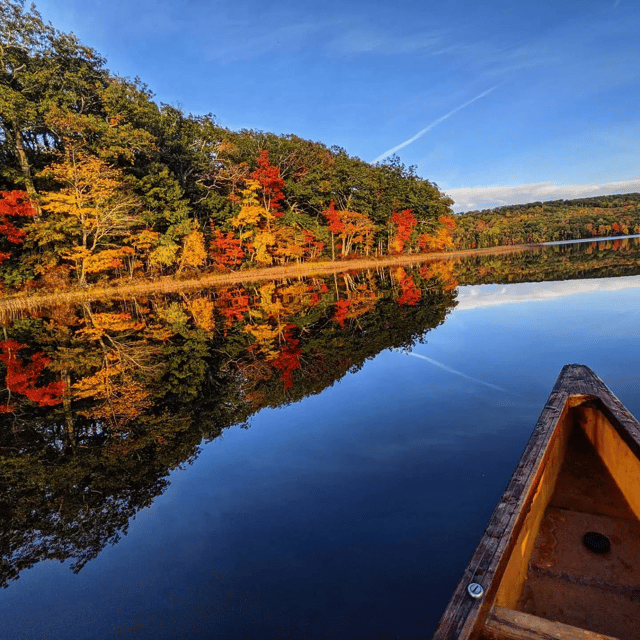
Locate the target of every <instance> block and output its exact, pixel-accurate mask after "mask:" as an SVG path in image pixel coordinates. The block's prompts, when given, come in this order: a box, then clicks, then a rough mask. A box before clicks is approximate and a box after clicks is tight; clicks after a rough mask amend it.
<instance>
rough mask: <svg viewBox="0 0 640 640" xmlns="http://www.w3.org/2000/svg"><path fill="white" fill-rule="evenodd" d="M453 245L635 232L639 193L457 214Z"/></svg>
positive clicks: (639, 216)
mask: <svg viewBox="0 0 640 640" xmlns="http://www.w3.org/2000/svg"><path fill="white" fill-rule="evenodd" d="M456 222H457V228H456V232H455V237H454V244H455V246H456V248H460V249H470V248H476V247H495V246H500V245H511V244H526V243H535V242H550V241H553V240H574V239H578V238H590V237H596V236H619V235H628V234H633V233H640V193H626V194H616V195H610V196H595V197H593V198H577V199H575V200H550V201H548V202H530V203H528V204H517V205H512V206H506V207H495V208H494V209H484V210H482V211H468V212H466V213H460V214H458V215H457V216H456Z"/></svg>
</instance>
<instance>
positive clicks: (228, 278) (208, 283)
mask: <svg viewBox="0 0 640 640" xmlns="http://www.w3.org/2000/svg"><path fill="white" fill-rule="evenodd" d="M541 247H542V245H541V244H519V245H508V246H500V247H484V248H480V249H460V250H457V251H447V252H444V253H414V254H409V255H399V256H385V257H383V258H362V259H357V260H347V261H336V262H307V263H302V264H292V265H285V266H281V267H263V268H258V269H248V270H246V271H232V272H230V273H223V274H220V273H218V274H207V275H202V276H200V277H197V278H191V279H189V280H179V279H176V278H173V277H165V278H161V279H158V280H150V281H148V282H145V281H142V282H132V283H130V284H117V285H115V286H107V287H105V286H99V285H98V286H95V285H94V286H90V287H88V288H86V289H70V290H65V291H57V292H52V293H36V294H35V295H12V296H7V297H5V298H0V313H7V312H11V311H27V310H29V309H36V308H38V307H43V306H48V305H52V306H54V305H60V304H69V303H71V304H75V303H80V302H89V301H91V300H108V299H111V298H118V297H123V296H125V297H126V296H136V295H148V294H154V293H175V292H178V291H186V290H192V289H205V288H210V287H215V286H221V285H234V284H241V283H244V282H262V281H265V280H278V279H284V278H288V277H293V278H304V277H310V276H323V275H331V274H333V273H344V272H348V271H360V270H363V269H371V268H375V267H390V266H394V265H407V264H416V263H419V262H437V261H442V260H452V259H457V258H464V257H469V256H476V255H486V254H505V253H519V252H523V251H531V250H533V249H539V248H541Z"/></svg>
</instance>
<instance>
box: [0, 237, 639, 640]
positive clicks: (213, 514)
mask: <svg viewBox="0 0 640 640" xmlns="http://www.w3.org/2000/svg"><path fill="white" fill-rule="evenodd" d="M639 265H640V249H639V245H638V244H637V241H627V242H618V244H617V245H616V244H615V243H613V242H611V241H609V242H606V243H597V244H596V243H593V244H589V245H573V246H570V247H569V246H567V247H564V246H562V247H553V248H548V249H545V250H541V251H537V252H534V253H531V254H518V255H515V256H505V257H499V258H498V257H492V258H486V259H484V260H479V259H478V260H470V261H467V262H465V263H452V264H432V265H426V266H422V267H418V268H416V269H413V270H411V269H408V268H407V269H400V270H398V269H395V270H394V269H392V270H391V271H389V272H385V271H379V272H368V273H361V274H351V275H350V276H347V277H342V276H341V277H337V278H335V279H333V278H331V279H329V280H327V281H326V282H325V281H324V280H319V279H316V280H313V281H309V282H298V281H295V282H294V281H291V282H287V283H275V284H273V285H262V284H261V285H257V286H256V287H246V288H242V289H233V290H232V289H228V290H224V291H222V292H202V293H200V294H198V295H196V294H193V295H192V294H189V297H186V296H182V297H179V296H176V297H175V298H173V299H160V298H158V299H155V298H152V299H150V300H137V301H127V302H126V303H123V304H122V305H120V306H118V305H117V304H116V303H109V304H103V305H97V304H95V305H85V307H84V308H79V309H74V308H65V309H43V310H41V311H40V312H38V313H37V314H32V315H31V316H29V317H22V318H17V319H15V320H14V321H12V322H9V321H8V320H7V321H5V327H6V331H7V334H6V338H7V339H6V340H5V342H4V343H2V347H3V352H2V353H3V354H4V355H2V356H1V358H0V359H2V362H3V363H4V364H2V367H3V369H2V371H3V372H5V373H3V375H5V376H6V383H5V385H6V386H7V387H9V388H10V389H12V394H11V397H9V396H8V393H7V392H6V391H5V394H4V396H2V402H3V403H4V407H5V411H7V413H5V414H4V416H3V421H2V434H3V435H2V442H1V443H0V445H1V447H2V448H1V453H2V460H1V462H2V478H3V480H2V485H1V486H2V491H3V494H2V495H1V496H0V507H1V511H0V514H1V515H2V524H3V532H2V533H3V538H2V540H1V541H0V551H1V552H2V554H3V555H2V560H1V562H2V564H1V565H0V569H2V572H3V573H2V579H3V580H4V581H5V582H6V584H7V585H8V588H6V589H4V590H3V591H1V592H0V635H1V636H2V637H6V638H82V639H84V638H87V639H89V638H91V639H93V638H132V637H135V638H180V637H188V638H247V639H253V638H256V639H257V638H260V639H264V638H283V639H284V638H287V639H291V638H349V639H354V638H371V639H373V638H378V639H382V638H389V639H391V638H425V637H428V636H429V635H430V634H431V633H432V632H433V630H434V627H435V625H436V624H437V622H438V619H439V617H440V615H441V613H442V610H443V608H444V606H445V604H446V602H447V601H448V599H449V596H450V594H451V592H452V590H453V588H454V586H455V584H456V583H457V581H458V579H459V576H460V574H461V572H462V570H463V569H464V567H465V566H466V564H467V562H468V560H469V557H470V555H471V553H472V551H473V549H474V548H475V545H476V543H477V541H478V538H479V536H480V535H481V533H482V531H483V528H484V526H485V524H486V522H487V520H488V518H489V517H490V515H491V513H492V511H493V507H494V505H495V503H496V501H497V499H498V498H499V496H500V495H501V493H502V490H503V489H504V486H505V484H506V483H507V481H508V480H509V477H510V475H511V473H512V471H513V468H514V466H515V464H516V462H517V460H518V458H519V456H520V454H521V452H522V449H523V447H524V445H525V444H526V441H527V440H528V438H529V436H530V433H531V430H532V428H533V425H534V424H535V421H536V419H537V417H538V415H539V413H540V411H541V409H542V406H543V404H544V402H545V400H546V398H547V396H548V394H549V392H550V390H551V388H552V386H553V384H554V382H555V380H556V378H557V376H558V373H559V372H560V369H561V367H562V365H564V364H565V363H569V362H576V363H583V364H587V365H588V366H590V367H591V368H592V369H594V370H595V371H596V372H597V373H598V374H599V375H600V376H601V377H602V378H603V380H604V381H605V382H606V383H607V384H608V385H609V386H610V387H611V388H612V389H613V391H614V392H615V393H616V394H617V395H618V397H620V399H621V400H622V401H623V403H624V404H625V405H626V407H627V408H628V409H629V410H630V411H631V412H632V413H634V414H635V415H640V384H639V383H638V373H639V365H638V362H639V361H640V332H639V330H638V327H640V266H639ZM269 287H270V288H269ZM420 339H421V340H422V341H420ZM9 340H13V341H14V342H13V343H9ZM16 345H18V346H16ZM37 353H43V354H45V355H46V356H47V357H48V358H50V360H49V362H48V364H47V365H46V367H45V368H40V369H38V366H37V362H38V358H36V359H35V360H34V359H32V357H31V356H33V355H34V354H37ZM11 354H14V355H13V360H12V359H11V357H12V356H11ZM15 354H17V355H15ZM19 374H20V375H23V377H22V378H20V375H19ZM29 376H31V377H30V378H29ZM60 379H64V380H67V382H68V383H69V384H70V385H73V386H72V389H73V392H72V394H69V393H67V392H64V393H63V392H62V391H61V387H55V386H51V385H54V383H55V381H59V380H60ZM21 380H22V382H21ZM24 380H27V382H24ZM47 385H50V386H47ZM47 403H48V404H47ZM241 424H242V425H244V426H245V427H248V428H241V426H239V425H241ZM233 425H235V426H233ZM127 526H128V532H127V534H126V535H123V534H122V532H123V530H124V529H126V528H127ZM118 538H119V541H118ZM74 566H75V567H76V572H74V570H73V569H72V568H73V567H74ZM78 569H79V570H78Z"/></svg>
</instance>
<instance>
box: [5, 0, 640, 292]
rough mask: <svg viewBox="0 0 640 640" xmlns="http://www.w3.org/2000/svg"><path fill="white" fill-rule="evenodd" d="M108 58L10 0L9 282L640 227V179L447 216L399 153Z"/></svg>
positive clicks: (441, 201)
mask: <svg viewBox="0 0 640 640" xmlns="http://www.w3.org/2000/svg"><path fill="white" fill-rule="evenodd" d="M105 64H106V61H105V60H104V58H102V57H101V56H100V55H99V54H98V53H97V52H96V51H95V50H93V49H92V48H90V47H88V46H86V45H84V44H82V43H81V42H80V41H79V40H78V38H77V37H76V36H75V35H73V34H70V33H62V32H60V31H59V30H57V29H56V28H54V27H53V26H52V25H50V24H46V23H45V22H43V20H42V18H41V16H40V14H39V13H38V12H37V10H36V8H35V7H34V6H33V5H32V6H31V8H29V9H27V8H25V4H24V0H0V263H1V264H0V290H1V291H2V292H4V293H5V294H7V293H15V292H25V293H31V292H33V291H37V290H40V291H51V290H56V291H61V290H65V289H69V288H72V287H86V286H88V285H95V284H106V283H111V282H114V281H119V282H122V281H123V280H128V281H130V280H143V281H148V280H155V279H158V278H160V277H166V276H177V277H180V278H184V277H193V276H198V275H200V274H203V273H216V272H217V273H229V272H231V271H235V270H246V269H253V268H256V267H265V266H286V265H290V264H298V265H301V264H302V263H308V262H312V261H319V260H325V261H327V260H331V261H337V260H347V259H353V258H360V259H362V258H363V257H364V258H375V257H378V258H379V257H382V256H394V255H395V256H400V255H402V254H417V253H429V252H441V251H447V250H454V249H459V250H460V249H475V248H481V247H495V246H499V245H513V244H521V243H536V242H540V241H544V240H558V239H571V238H579V237H589V236H592V235H593V236H595V235H621V234H628V233H638V232H640V195H639V194H630V195H627V196H610V197H603V198H591V199H586V200H576V201H557V202H551V203H533V204H531V205H520V206H515V207H509V208H500V209H494V210H490V211H481V212H471V213H467V214H461V215H454V214H453V213H452V209H451V206H452V204H453V201H452V200H451V198H449V197H447V196H446V194H444V193H442V192H441V191H440V190H439V189H438V187H437V185H435V184H434V183H432V182H430V181H429V180H426V179H423V178H421V177H419V176H418V175H417V174H416V168H415V167H408V168H407V167H405V165H404V164H402V162H401V161H400V159H399V158H398V157H397V156H393V157H391V158H390V159H388V160H385V161H384V162H382V163H377V164H375V165H372V164H369V163H367V162H364V161H362V160H360V159H359V158H356V157H352V156H350V155H349V154H348V153H347V151H346V150H345V149H342V148H340V147H337V146H333V147H327V146H326V145H324V144H322V143H319V142H312V141H309V140H304V139H302V138H299V137H297V136H295V135H276V134H273V133H265V132H262V131H252V130H246V129H245V130H241V131H231V130H229V129H227V128H225V127H223V126H221V125H219V124H218V123H217V122H216V120H215V118H214V116H213V115H211V114H208V115H192V114H185V113H184V112H183V111H182V110H181V109H179V108H177V107H174V106H171V105H167V104H156V103H155V102H154V100H153V94H152V93H151V91H150V90H149V89H148V87H147V86H146V85H144V84H143V83H142V82H141V81H140V80H139V79H137V78H136V79H135V80H130V79H127V78H120V77H117V76H116V75H114V74H113V73H111V72H110V71H109V70H108V69H107V68H106V67H105Z"/></svg>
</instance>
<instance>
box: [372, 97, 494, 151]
mask: <svg viewBox="0 0 640 640" xmlns="http://www.w3.org/2000/svg"><path fill="white" fill-rule="evenodd" d="M498 86H499V85H495V86H493V87H491V89H487V90H486V91H483V92H482V93H481V94H480V95H479V96H476V97H475V98H471V100H469V101H468V102H465V103H464V104H461V105H460V106H459V107H456V108H455V109H453V110H452V111H449V113H447V114H446V115H444V116H442V117H441V118H438V119H437V120H434V121H433V122H432V123H431V124H430V125H428V126H427V127H425V128H424V129H422V131H418V133H416V135H415V136H413V137H412V138H409V139H408V140H405V141H404V142H401V143H400V144H399V145H397V146H395V147H393V149H389V150H388V151H385V152H384V153H383V154H381V155H379V156H378V157H377V158H376V159H375V160H374V162H380V160H383V159H384V158H386V157H387V156H390V155H391V154H392V153H395V152H396V151H399V150H400V149H402V148H403V147H406V146H407V145H408V144H411V143H412V142H415V141H416V140H417V139H418V138H421V137H422V136H423V135H424V134H425V133H427V132H428V131H431V129H433V127H435V126H436V125H439V124H440V123H441V122H443V121H444V120H446V119H447V118H450V117H451V116H452V115H453V114H454V113H457V112H458V111H460V110H461V109H464V108H465V107H468V106H469V105H470V104H473V103H474V102H475V101H476V100H480V98H484V97H485V96H488V95H489V94H490V93H491V92H492V91H493V90H494V89H497V88H498Z"/></svg>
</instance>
